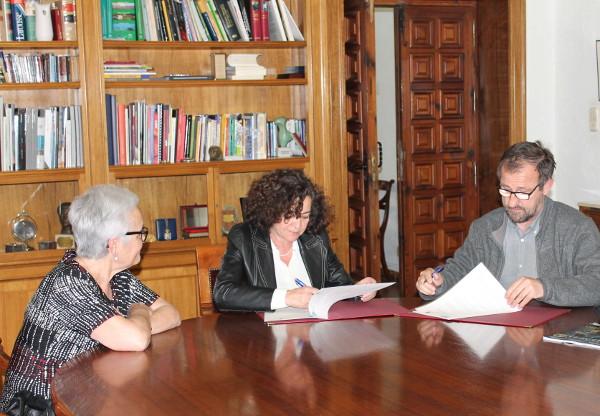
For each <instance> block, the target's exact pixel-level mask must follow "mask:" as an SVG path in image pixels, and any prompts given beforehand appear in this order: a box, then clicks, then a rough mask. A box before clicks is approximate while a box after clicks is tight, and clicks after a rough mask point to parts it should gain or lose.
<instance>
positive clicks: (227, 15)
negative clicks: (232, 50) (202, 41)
mask: <svg viewBox="0 0 600 416" xmlns="http://www.w3.org/2000/svg"><path fill="white" fill-rule="evenodd" d="M209 1H210V2H213V3H214V5H215V9H216V13H217V14H218V16H219V17H220V19H221V24H222V25H223V30H224V31H225V33H227V37H228V39H229V41H231V42H237V41H239V40H241V39H242V37H241V35H240V33H239V31H238V28H237V26H236V24H235V19H234V17H233V15H232V14H231V11H230V9H229V5H228V2H227V0H209Z"/></svg>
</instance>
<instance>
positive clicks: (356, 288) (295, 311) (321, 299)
mask: <svg viewBox="0 0 600 416" xmlns="http://www.w3.org/2000/svg"><path fill="white" fill-rule="evenodd" d="M394 283H395V282H389V283H369V284H366V285H348V286H335V287H326V288H323V289H321V290H319V291H318V292H317V293H315V294H314V295H313V296H312V297H311V298H310V302H309V303H308V309H299V308H281V309H277V310H276V311H274V312H265V317H264V321H265V322H277V321H288V320H292V319H306V318H319V319H328V317H329V308H331V306H332V305H333V304H334V303H336V302H338V301H340V300H343V299H350V298H353V297H355V296H362V295H364V294H366V293H369V292H376V291H378V290H380V289H383V288H386V287H388V286H391V285H393V284H394Z"/></svg>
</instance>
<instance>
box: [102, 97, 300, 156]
mask: <svg viewBox="0 0 600 416" xmlns="http://www.w3.org/2000/svg"><path fill="white" fill-rule="evenodd" d="M106 102H107V106H106V111H107V114H106V117H107V119H106V122H107V126H110V128H107V141H108V143H107V146H108V149H109V151H110V152H111V153H112V155H113V156H112V158H109V159H110V160H111V161H112V163H113V164H114V165H138V164H157V163H177V162H182V161H186V162H187V161H190V162H206V161H210V160H211V157H212V156H214V155H211V150H210V148H211V147H214V146H217V147H219V148H220V150H221V154H222V156H223V158H224V159H225V160H257V159H265V158H268V157H276V156H277V147H278V141H277V140H272V134H273V133H271V132H270V130H269V124H271V123H272V122H267V115H266V113H231V114H191V113H187V112H185V111H184V110H183V109H182V108H175V107H173V106H170V105H168V104H161V103H158V104H148V103H146V102H144V101H136V102H134V103H129V104H127V105H125V104H121V103H117V102H116V99H115V97H114V96H112V95H110V94H108V95H107V98H106ZM109 103H110V104H109ZM294 122H296V123H299V124H298V127H295V129H297V130H298V132H297V134H298V136H299V137H301V139H300V138H299V139H298V140H303V143H304V144H305V143H306V139H305V136H304V132H303V128H301V127H299V126H300V125H302V126H303V124H304V122H303V121H302V120H297V121H294ZM275 134H277V133H276V132H275Z"/></svg>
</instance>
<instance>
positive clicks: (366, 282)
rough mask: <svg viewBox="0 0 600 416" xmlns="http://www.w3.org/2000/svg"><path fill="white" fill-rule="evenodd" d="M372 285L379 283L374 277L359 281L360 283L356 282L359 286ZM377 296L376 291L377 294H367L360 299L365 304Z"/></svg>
mask: <svg viewBox="0 0 600 416" xmlns="http://www.w3.org/2000/svg"><path fill="white" fill-rule="evenodd" d="M371 283H377V282H376V281H375V279H373V278H372V277H365V278H364V279H362V280H359V281H358V282H356V284H357V285H370V284H371ZM376 294H377V292H376V291H375V292H369V293H365V294H364V295H362V296H361V297H360V300H362V301H363V302H368V301H370V300H371V299H373V298H374V297H375V295H376Z"/></svg>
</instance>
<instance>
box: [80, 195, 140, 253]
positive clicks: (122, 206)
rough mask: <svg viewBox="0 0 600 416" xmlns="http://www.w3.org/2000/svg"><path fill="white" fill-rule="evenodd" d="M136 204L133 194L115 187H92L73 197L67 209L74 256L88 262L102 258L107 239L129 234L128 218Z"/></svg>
mask: <svg viewBox="0 0 600 416" xmlns="http://www.w3.org/2000/svg"><path fill="white" fill-rule="evenodd" d="M138 202H139V198H138V196H137V195H136V194H134V193H133V192H131V191H130V190H128V189H125V188H121V187H119V186H116V185H96V186H94V187H92V188H90V189H88V190H87V191H86V192H85V193H84V194H82V195H80V196H78V197H76V198H75V199H74V200H73V202H72V203H71V206H70V208H69V222H70V223H71V226H72V228H73V235H74V236H75V242H76V243H77V255H78V256H81V257H87V258H92V259H97V258H100V257H103V256H105V255H106V254H107V253H108V250H107V242H108V240H110V239H111V238H114V237H121V236H123V235H124V234H125V233H126V232H127V231H129V230H128V228H129V226H130V225H129V215H130V214H131V212H132V211H133V210H134V209H135V208H136V207H137V205H138Z"/></svg>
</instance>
